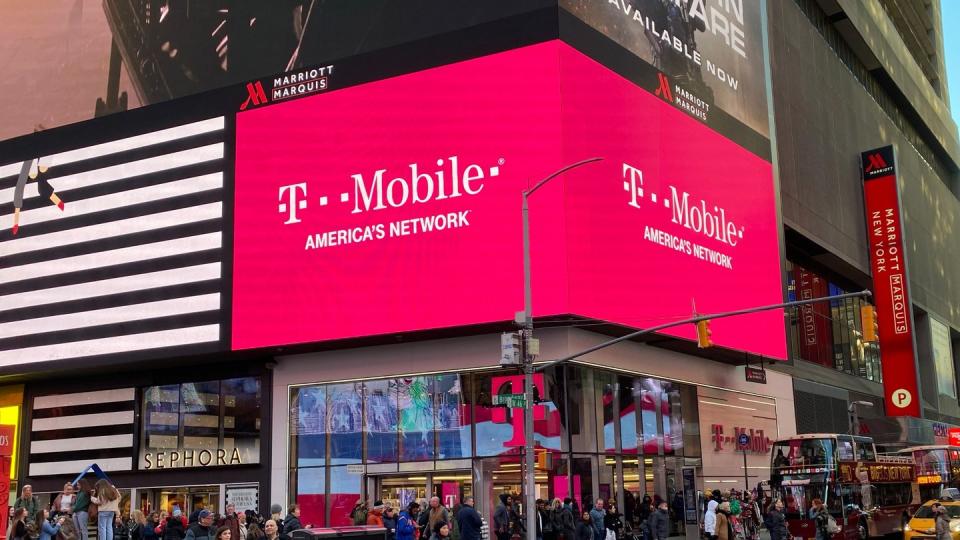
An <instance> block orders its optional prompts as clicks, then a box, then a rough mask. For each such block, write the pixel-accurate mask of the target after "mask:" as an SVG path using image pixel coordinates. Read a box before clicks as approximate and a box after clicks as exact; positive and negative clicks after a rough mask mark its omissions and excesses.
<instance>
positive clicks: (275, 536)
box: [263, 505, 280, 540]
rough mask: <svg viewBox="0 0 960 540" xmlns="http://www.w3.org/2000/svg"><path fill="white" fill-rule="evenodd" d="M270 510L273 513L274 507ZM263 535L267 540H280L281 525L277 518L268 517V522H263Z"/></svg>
mask: <svg viewBox="0 0 960 540" xmlns="http://www.w3.org/2000/svg"><path fill="white" fill-rule="evenodd" d="M274 506H276V505H274ZM270 511H271V513H272V512H273V508H271V509H270ZM263 535H264V536H263V537H264V538H266V540H279V538H280V526H279V525H277V520H275V519H268V520H267V521H266V523H264V524H263Z"/></svg>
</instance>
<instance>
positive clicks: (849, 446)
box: [837, 439, 855, 461]
mask: <svg viewBox="0 0 960 540" xmlns="http://www.w3.org/2000/svg"><path fill="white" fill-rule="evenodd" d="M837 459H839V460H840V461H853V460H854V459H855V458H854V457H853V441H851V440H850V439H839V440H838V441H837Z"/></svg>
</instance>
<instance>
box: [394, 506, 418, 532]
mask: <svg viewBox="0 0 960 540" xmlns="http://www.w3.org/2000/svg"><path fill="white" fill-rule="evenodd" d="M419 513H420V503H418V502H416V501H411V502H410V504H409V505H407V509H406V510H404V511H402V512H400V515H399V516H398V517H397V540H415V539H416V538H417V537H418V531H417V515H418V514H419Z"/></svg>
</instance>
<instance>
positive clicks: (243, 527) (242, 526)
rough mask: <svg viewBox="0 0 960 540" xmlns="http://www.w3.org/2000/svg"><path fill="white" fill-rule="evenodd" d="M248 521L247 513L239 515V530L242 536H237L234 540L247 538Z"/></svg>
mask: <svg viewBox="0 0 960 540" xmlns="http://www.w3.org/2000/svg"><path fill="white" fill-rule="evenodd" d="M248 523H249V521H248V520H247V514H246V512H238V513H237V529H239V533H240V536H235V537H234V540H244V539H245V538H246V537H247V524H248Z"/></svg>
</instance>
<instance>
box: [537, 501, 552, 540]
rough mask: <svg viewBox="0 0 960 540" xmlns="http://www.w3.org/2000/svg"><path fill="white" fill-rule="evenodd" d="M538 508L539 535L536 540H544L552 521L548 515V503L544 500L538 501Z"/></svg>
mask: <svg viewBox="0 0 960 540" xmlns="http://www.w3.org/2000/svg"><path fill="white" fill-rule="evenodd" d="M535 504H536V508H537V522H536V523H537V533H536V538H537V539H538V540H544V534H546V529H545V527H546V525H547V524H548V523H549V521H550V519H549V516H548V515H547V501H545V500H543V499H537V500H536V502H535Z"/></svg>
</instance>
